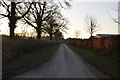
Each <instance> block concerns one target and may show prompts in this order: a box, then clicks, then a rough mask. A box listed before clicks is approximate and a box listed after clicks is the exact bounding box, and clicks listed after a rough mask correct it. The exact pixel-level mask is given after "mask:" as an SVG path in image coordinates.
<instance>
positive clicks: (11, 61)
mask: <svg viewBox="0 0 120 80" xmlns="http://www.w3.org/2000/svg"><path fill="white" fill-rule="evenodd" d="M58 46H59V44H57V43H55V42H52V41H44V40H34V39H21V38H17V39H9V37H3V38H2V49H3V50H2V71H3V78H8V77H11V76H14V75H15V74H18V73H21V72H24V71H26V70H29V69H32V68H34V67H37V66H39V65H41V64H43V63H44V62H46V61H48V60H49V59H50V58H51V57H52V56H53V55H54V53H55V51H56V50H57V48H58Z"/></svg>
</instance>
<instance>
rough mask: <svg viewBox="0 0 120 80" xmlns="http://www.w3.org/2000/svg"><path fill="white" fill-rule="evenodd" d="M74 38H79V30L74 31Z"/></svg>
mask: <svg viewBox="0 0 120 80" xmlns="http://www.w3.org/2000/svg"><path fill="white" fill-rule="evenodd" d="M75 36H76V38H79V36H80V31H79V30H76V31H75Z"/></svg>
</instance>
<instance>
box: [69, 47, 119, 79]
mask: <svg viewBox="0 0 120 80" xmlns="http://www.w3.org/2000/svg"><path fill="white" fill-rule="evenodd" d="M69 47H70V48H71V49H72V50H73V51H75V52H76V53H78V54H79V55H80V56H81V57H82V58H83V59H84V60H85V61H86V62H88V63H89V64H91V65H93V66H94V67H95V68H97V69H98V70H100V71H101V72H103V73H104V74H106V75H108V76H109V77H110V78H118V62H117V59H111V58H109V57H107V56H105V55H101V54H102V53H103V52H99V51H95V50H91V49H84V48H76V47H73V46H69ZM104 54H105V53H104Z"/></svg>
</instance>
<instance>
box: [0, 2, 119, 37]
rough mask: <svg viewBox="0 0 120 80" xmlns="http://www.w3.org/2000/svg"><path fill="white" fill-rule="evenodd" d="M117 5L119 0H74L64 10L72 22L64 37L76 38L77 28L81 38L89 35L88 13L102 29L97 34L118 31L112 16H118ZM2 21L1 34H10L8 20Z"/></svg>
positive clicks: (0, 21)
mask: <svg viewBox="0 0 120 80" xmlns="http://www.w3.org/2000/svg"><path fill="white" fill-rule="evenodd" d="M117 6H118V0H114V1H113V0H97V1H96V0H89V1H88V0H73V2H72V7H71V9H66V10H62V13H63V15H64V16H65V17H66V18H68V20H69V22H70V23H69V26H68V27H69V30H68V31H67V34H64V38H69V37H72V38H74V37H75V31H76V30H79V31H80V36H79V37H80V38H88V37H89V34H88V33H87V32H86V31H85V20H84V17H85V16H86V15H92V16H94V17H95V18H96V19H97V22H98V24H99V28H100V31H98V32H97V33H96V34H98V33H107V34H109V33H110V34H112V33H114V34H115V33H118V25H117V24H116V23H115V22H114V21H113V20H112V18H111V16H113V17H115V18H117V11H115V10H114V9H117V8H118V7H117ZM110 15H111V16H110ZM1 23H2V25H0V30H1V32H0V34H9V33H8V32H9V28H8V21H7V20H6V19H3V20H0V24H1ZM3 26H4V27H3ZM21 26H22V25H21ZM16 31H20V27H18V28H16ZM96 34H94V35H96Z"/></svg>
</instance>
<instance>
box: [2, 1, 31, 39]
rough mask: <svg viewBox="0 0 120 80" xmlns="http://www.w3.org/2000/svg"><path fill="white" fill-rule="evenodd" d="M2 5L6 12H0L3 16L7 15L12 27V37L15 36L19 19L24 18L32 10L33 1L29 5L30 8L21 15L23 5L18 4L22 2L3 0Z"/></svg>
mask: <svg viewBox="0 0 120 80" xmlns="http://www.w3.org/2000/svg"><path fill="white" fill-rule="evenodd" d="M0 5H1V6H2V8H4V10H6V13H2V12H1V13H0V15H1V16H2V17H7V18H8V20H9V27H10V37H11V38H13V37H14V30H15V28H16V23H17V21H18V20H20V19H21V18H23V17H24V16H25V15H26V14H27V13H28V12H29V10H30V8H31V5H32V3H31V4H30V5H29V8H28V9H27V10H26V11H25V12H24V14H22V15H20V14H19V12H20V11H21V10H22V7H18V5H22V6H23V4H22V2H9V1H7V0H2V1H1V2H0Z"/></svg>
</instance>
